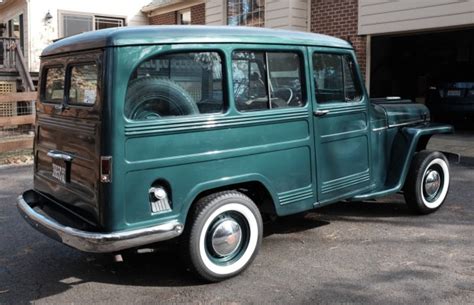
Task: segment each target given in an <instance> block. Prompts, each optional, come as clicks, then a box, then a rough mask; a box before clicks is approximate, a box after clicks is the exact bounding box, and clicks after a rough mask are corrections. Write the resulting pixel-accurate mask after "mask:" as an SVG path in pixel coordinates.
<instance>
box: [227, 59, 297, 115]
mask: <svg viewBox="0 0 474 305" xmlns="http://www.w3.org/2000/svg"><path fill="white" fill-rule="evenodd" d="M232 81H233V84H234V88H233V92H234V99H235V103H236V107H237V109H238V110H239V111H244V112H245V111H258V110H267V109H272V108H288V107H302V106H304V99H303V91H302V69H301V59H300V56H299V54H298V53H295V52H259V51H256V52H255V51H236V52H234V53H233V55H232Z"/></svg>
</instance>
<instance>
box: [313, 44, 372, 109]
mask: <svg viewBox="0 0 474 305" xmlns="http://www.w3.org/2000/svg"><path fill="white" fill-rule="evenodd" d="M309 51H310V52H308V57H309V60H310V62H309V63H310V80H311V82H312V84H311V86H312V88H313V89H312V91H313V92H312V95H313V96H312V98H313V99H314V102H315V104H316V105H317V106H318V108H332V107H334V106H343V105H345V106H349V105H360V104H362V103H364V101H365V96H366V92H365V88H364V86H363V83H362V81H361V75H360V71H359V68H358V66H357V60H356V58H355V55H354V53H353V52H351V51H349V50H347V51H345V50H334V49H326V48H311V49H309ZM316 54H326V55H336V56H339V57H340V60H341V67H342V71H343V72H342V77H343V78H342V84H343V96H344V98H345V96H346V89H345V80H346V78H345V73H344V66H343V64H344V63H343V57H344V56H346V57H347V58H349V59H350V60H351V61H352V63H353V64H354V67H353V73H354V86H358V87H359V91H360V98H359V100H358V101H350V102H348V101H337V102H327V103H325V102H319V101H318V98H317V96H316V92H317V88H316V84H315V81H314V64H315V62H314V57H315V55H316Z"/></svg>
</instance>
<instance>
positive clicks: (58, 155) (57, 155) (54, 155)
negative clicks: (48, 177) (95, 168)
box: [48, 150, 74, 162]
mask: <svg viewBox="0 0 474 305" xmlns="http://www.w3.org/2000/svg"><path fill="white" fill-rule="evenodd" d="M48 157H51V158H53V159H60V160H64V161H67V162H71V161H72V159H74V156H72V155H70V154H66V153H63V152H60V151H57V150H50V151H48Z"/></svg>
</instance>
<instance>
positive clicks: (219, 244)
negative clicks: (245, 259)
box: [211, 219, 242, 257]
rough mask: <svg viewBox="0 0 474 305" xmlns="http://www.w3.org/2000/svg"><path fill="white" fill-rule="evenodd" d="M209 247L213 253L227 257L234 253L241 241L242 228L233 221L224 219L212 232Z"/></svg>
mask: <svg viewBox="0 0 474 305" xmlns="http://www.w3.org/2000/svg"><path fill="white" fill-rule="evenodd" d="M211 236H212V237H211V245H212V249H213V250H214V252H215V253H216V254H217V255H219V256H221V257H224V256H228V255H230V254H232V253H233V252H235V251H236V250H237V249H238V248H239V245H240V243H241V241H242V228H241V227H240V225H239V224H238V223H237V222H236V221H235V220H233V219H225V220H223V221H222V222H220V223H219V224H218V225H217V226H216V227H215V228H214V230H213V231H212V235H211Z"/></svg>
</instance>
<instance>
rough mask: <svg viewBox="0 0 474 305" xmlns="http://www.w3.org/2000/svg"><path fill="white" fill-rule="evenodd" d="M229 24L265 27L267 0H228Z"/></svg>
mask: <svg viewBox="0 0 474 305" xmlns="http://www.w3.org/2000/svg"><path fill="white" fill-rule="evenodd" d="M227 24H228V25H246V26H257V27H263V26H264V24H265V0H228V1H227Z"/></svg>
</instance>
